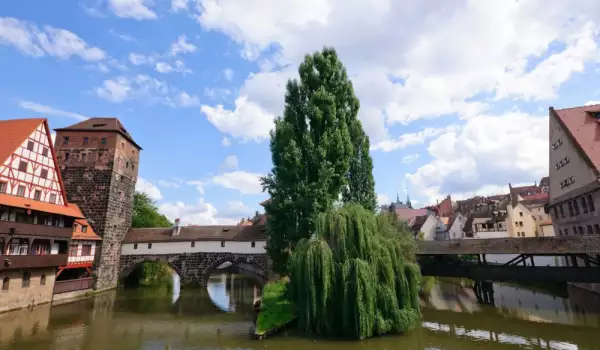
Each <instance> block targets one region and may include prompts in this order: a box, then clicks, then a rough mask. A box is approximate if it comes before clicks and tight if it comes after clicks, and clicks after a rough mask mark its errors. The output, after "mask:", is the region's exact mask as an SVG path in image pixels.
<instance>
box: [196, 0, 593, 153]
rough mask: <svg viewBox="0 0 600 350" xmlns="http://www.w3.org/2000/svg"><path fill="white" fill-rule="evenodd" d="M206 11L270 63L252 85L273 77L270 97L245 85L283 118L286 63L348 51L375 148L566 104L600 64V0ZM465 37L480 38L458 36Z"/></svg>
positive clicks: (247, 53)
mask: <svg viewBox="0 0 600 350" xmlns="http://www.w3.org/2000/svg"><path fill="white" fill-rule="evenodd" d="M198 4H199V5H198V10H197V13H198V21H199V23H200V24H201V25H202V26H203V27H204V28H205V29H212V30H217V31H220V32H223V33H225V34H226V35H228V36H229V37H230V38H232V39H233V40H235V41H236V42H238V43H239V44H241V45H242V46H243V47H244V49H243V50H242V51H243V52H242V56H243V57H246V58H249V59H253V60H259V62H262V63H261V67H263V69H265V70H268V71H263V72H261V73H258V74H256V75H254V76H250V77H248V79H247V81H246V84H248V83H249V82H251V81H255V82H256V81H261V82H262V84H263V87H266V88H265V89H262V90H255V92H252V91H247V90H244V89H243V88H242V89H241V90H240V93H239V98H242V97H245V98H246V103H247V104H248V105H252V104H254V105H256V108H258V109H260V110H263V111H266V112H268V113H270V114H271V115H272V116H274V115H279V114H280V113H281V108H282V106H283V96H284V95H283V91H282V90H283V89H284V87H285V84H281V83H280V82H281V81H283V82H285V80H287V78H283V77H284V76H288V75H289V69H284V70H280V71H277V67H281V66H282V65H287V64H291V65H292V67H295V66H297V64H298V63H299V62H300V61H301V60H302V59H303V56H304V55H305V54H306V53H309V52H312V51H315V50H318V49H320V48H321V47H322V46H323V45H330V46H334V47H336V49H337V51H338V54H339V55H340V57H341V59H342V61H343V62H344V64H345V65H346V67H347V68H348V72H349V74H350V76H351V78H352V79H353V83H354V86H355V91H356V94H357V95H358V97H359V98H360V100H361V111H360V115H359V117H360V119H361V120H362V122H363V125H364V127H365V130H366V131H367V133H368V134H369V136H370V137H371V139H372V141H373V143H374V144H375V143H377V142H379V141H384V140H387V139H388V137H389V126H390V125H391V124H394V123H405V124H406V123H410V122H413V121H416V120H419V119H428V118H429V119H431V118H437V117H440V116H443V115H449V114H458V115H459V116H460V117H462V118H470V117H474V116H477V115H480V114H482V113H484V112H485V111H486V110H487V109H488V107H489V105H490V103H494V102H495V101H497V100H498V99H507V98H514V99H524V100H545V99H551V98H554V97H555V95H556V91H557V90H558V88H559V87H560V86H561V85H562V84H563V83H564V82H565V81H567V80H568V79H569V78H570V77H571V76H572V75H573V74H574V73H578V72H582V71H583V69H584V67H585V64H586V63H588V62H593V61H594V60H595V59H596V58H597V57H598V48H597V45H596V42H595V40H594V39H595V36H596V35H597V34H598V32H599V28H598V26H599V24H600V21H597V18H596V17H594V16H595V15H594V14H595V13H598V12H600V3H598V2H597V1H579V2H577V3H576V4H572V3H569V2H564V1H555V0H548V1H546V0H544V1H542V0H530V1H518V0H497V1H483V2H481V1H453V2H447V3H446V2H445V3H444V6H440V5H439V4H438V3H436V2H429V1H416V0H415V1H404V2H393V1H375V2H369V3H367V2H354V1H350V2H349V1H337V0H329V1H318V0H311V1H309V3H308V4H307V3H306V2H302V1H299V0H290V1H286V2H283V3H282V2H281V1H277V0H271V1H269V0H248V1H244V2H243V3H242V4H240V3H239V2H238V1H233V0H229V1H228V0H220V1H216V0H199V1H198ZM348 23H353V25H352V26H348ZM456 37H461V38H469V40H463V41H459V42H456V41H455V40H452V38H456ZM274 47H275V48H276V49H275V53H274V52H273V51H274V50H273V48H274ZM382 47H385V49H384V50H382V49H381V48H382ZM365 53H368V54H365ZM263 63H264V64H263ZM273 68H275V71H273ZM263 75H264V76H269V80H265V79H262V78H261V76H263ZM279 84H281V85H279ZM259 92H260V93H259ZM273 101H275V102H276V103H273ZM226 112H231V113H234V114H240V112H239V111H238V110H236V109H234V110H231V111H226Z"/></svg>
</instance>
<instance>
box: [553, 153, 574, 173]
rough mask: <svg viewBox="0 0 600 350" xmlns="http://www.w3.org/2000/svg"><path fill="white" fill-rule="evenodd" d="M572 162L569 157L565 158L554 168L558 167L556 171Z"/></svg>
mask: <svg viewBox="0 0 600 350" xmlns="http://www.w3.org/2000/svg"><path fill="white" fill-rule="evenodd" d="M570 161H571V160H570V159H569V157H568V156H567V157H564V158H563V159H561V160H560V162H558V163H556V164H555V165H554V166H555V167H556V170H558V169H560V168H562V167H564V166H565V165H567V164H569V162H570Z"/></svg>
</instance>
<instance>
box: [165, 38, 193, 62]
mask: <svg viewBox="0 0 600 350" xmlns="http://www.w3.org/2000/svg"><path fill="white" fill-rule="evenodd" d="M196 49H197V47H196V46H195V45H194V44H191V43H189V42H188V41H187V37H186V36H185V35H180V36H179V37H178V38H177V40H176V41H175V42H174V43H173V44H171V49H170V50H169V53H170V55H171V56H173V57H174V56H177V55H179V54H186V53H192V52H195V51H196Z"/></svg>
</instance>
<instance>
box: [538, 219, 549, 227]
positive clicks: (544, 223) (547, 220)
mask: <svg viewBox="0 0 600 350" xmlns="http://www.w3.org/2000/svg"><path fill="white" fill-rule="evenodd" d="M548 225H552V219H546V220H544V221H542V222H540V226H548Z"/></svg>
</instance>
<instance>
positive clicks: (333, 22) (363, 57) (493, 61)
mask: <svg viewBox="0 0 600 350" xmlns="http://www.w3.org/2000/svg"><path fill="white" fill-rule="evenodd" d="M599 30H600V2H598V1H596V0H589V1H586V0H578V1H567V0H564V1H563V0H528V1H517V0H496V1H494V0H488V1H475V0H473V1H467V0H448V1H443V2H440V1H434V0H410V1H408V0H405V1H394V0H370V1H366V0H362V1H359V0H302V1H300V0H286V1H281V0H237V1H236V0H62V1H57V0H54V1H50V0H48V1H36V0H19V1H2V2H0V119H16V118H33V117H46V118H48V120H49V123H50V127H51V128H60V127H65V126H68V125H71V124H74V123H77V122H78V121H80V120H83V119H85V118H88V117H95V116H112V117H117V118H119V119H120V120H121V122H122V123H123V124H124V126H125V127H126V128H127V130H128V131H129V132H130V133H131V134H132V135H133V137H134V139H135V140H136V142H137V143H138V144H140V145H141V146H142V147H143V151H142V153H141V159H140V168H139V179H138V183H137V189H138V190H140V191H143V192H145V193H147V194H148V195H149V196H150V197H151V198H152V199H154V200H155V201H156V204H157V206H158V207H159V210H160V211H161V212H162V213H164V214H165V215H167V217H169V218H170V219H174V218H181V220H182V223H184V224H232V223H236V222H238V221H239V220H240V219H241V218H242V217H249V216H250V217H252V216H254V213H255V212H256V211H262V208H261V207H260V205H259V204H258V203H260V202H261V201H262V200H264V199H266V198H267V195H266V194H265V193H262V188H261V186H260V182H259V180H258V179H259V177H260V176H262V175H265V174H267V173H268V172H269V171H270V170H271V166H272V165H271V156H270V151H269V131H270V130H271V129H272V127H273V119H274V118H275V117H277V116H280V115H281V114H282V111H283V105H284V94H285V84H286V82H287V80H288V79H291V78H295V77H296V76H297V67H298V64H299V63H300V62H301V61H302V59H303V57H304V56H305V55H306V54H309V53H312V52H314V51H316V50H319V49H321V48H322V47H323V46H332V47H334V48H335V49H336V50H337V52H338V55H339V56H340V58H341V60H342V62H343V63H344V64H345V66H346V68H347V70H348V74H349V76H350V78H351V79H352V82H353V85H354V89H355V92H356V95H357V96H358V98H359V99H360V103H361V109H360V112H359V118H360V119H361V121H362V124H363V127H364V129H365V130H366V132H367V133H368V135H369V137H370V140H371V155H372V157H373V161H374V171H373V172H374V177H375V182H376V192H377V194H378V199H379V201H380V203H382V204H384V203H389V201H390V199H395V197H396V195H397V194H399V196H400V197H401V199H402V200H404V199H405V198H406V196H407V195H410V198H411V201H412V203H413V204H414V205H416V206H423V205H427V204H432V203H435V202H436V200H441V199H443V198H445V197H446V196H447V195H448V194H450V195H452V198H453V199H460V198H467V197H469V196H472V195H489V194H500V193H506V191H507V187H508V183H509V182H510V183H511V184H525V183H533V182H534V181H539V179H541V177H543V176H546V175H548V153H549V151H548V108H549V107H550V106H552V107H554V108H557V109H558V108H567V107H573V106H580V105H583V104H588V103H589V104H593V103H595V101H600V86H599V85H598V81H599V80H600V79H599V78H600V69H599V68H600V66H599V63H600V51H599V48H598V43H599V41H598V39H599V36H598V34H599ZM597 103H600V102H597Z"/></svg>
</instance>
